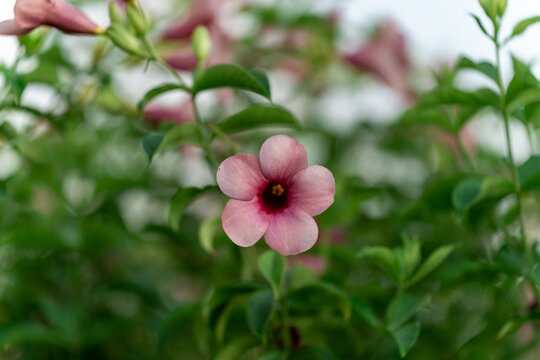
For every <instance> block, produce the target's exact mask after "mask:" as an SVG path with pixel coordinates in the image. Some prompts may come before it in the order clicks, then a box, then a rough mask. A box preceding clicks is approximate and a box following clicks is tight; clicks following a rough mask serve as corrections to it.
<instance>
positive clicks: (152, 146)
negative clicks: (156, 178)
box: [141, 132, 165, 161]
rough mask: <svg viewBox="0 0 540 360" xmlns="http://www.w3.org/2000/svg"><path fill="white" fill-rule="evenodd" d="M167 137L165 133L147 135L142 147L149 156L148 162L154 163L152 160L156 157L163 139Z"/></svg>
mask: <svg viewBox="0 0 540 360" xmlns="http://www.w3.org/2000/svg"><path fill="white" fill-rule="evenodd" d="M164 137H165V133H164V132H159V133H153V134H150V135H146V136H145V137H143V138H142V140H141V145H142V148H143V150H144V152H145V153H146V155H147V156H148V160H149V161H152V158H153V157H154V154H155V153H156V150H157V149H158V148H159V145H160V144H161V142H162V141H163V138H164Z"/></svg>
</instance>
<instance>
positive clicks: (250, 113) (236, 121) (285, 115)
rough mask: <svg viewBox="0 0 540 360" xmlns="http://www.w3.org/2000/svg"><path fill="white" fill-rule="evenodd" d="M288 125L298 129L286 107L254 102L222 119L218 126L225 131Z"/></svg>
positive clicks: (295, 120) (296, 122) (295, 121)
mask: <svg viewBox="0 0 540 360" xmlns="http://www.w3.org/2000/svg"><path fill="white" fill-rule="evenodd" d="M268 125H274V126H288V127H292V128H295V129H300V128H301V126H300V124H299V122H298V120H297V119H296V117H295V116H294V115H293V114H292V113H291V112H290V111H288V110H287V109H285V108H282V107H280V106H275V105H266V104H256V105H251V106H250V107H248V108H246V109H244V110H242V111H241V112H239V113H237V114H234V115H232V116H230V117H228V118H227V119H225V120H223V121H222V122H221V123H220V124H219V127H220V129H221V130H223V131H225V132H232V131H244V130H250V129H258V128H260V127H263V126H268Z"/></svg>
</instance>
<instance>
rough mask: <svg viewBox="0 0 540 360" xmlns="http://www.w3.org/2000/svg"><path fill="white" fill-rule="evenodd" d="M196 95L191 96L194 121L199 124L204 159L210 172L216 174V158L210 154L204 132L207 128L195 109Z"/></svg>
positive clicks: (205, 132)
mask: <svg viewBox="0 0 540 360" xmlns="http://www.w3.org/2000/svg"><path fill="white" fill-rule="evenodd" d="M196 97H197V95H196V94H192V95H191V103H192V105H193V112H194V114H195V120H196V121H197V123H198V124H199V131H200V135H201V142H202V147H203V148H204V151H205V152H206V158H207V160H208V162H209V163H210V165H211V166H212V170H214V172H217V169H218V162H217V160H216V157H215V156H214V153H213V152H212V148H211V146H210V141H209V137H208V132H207V131H206V130H207V128H206V126H204V122H203V121H202V118H201V115H200V114H199V110H198V109H197V101H196Z"/></svg>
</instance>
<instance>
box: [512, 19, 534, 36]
mask: <svg viewBox="0 0 540 360" xmlns="http://www.w3.org/2000/svg"><path fill="white" fill-rule="evenodd" d="M539 21H540V16H533V17H530V18H528V19H524V20H521V21H520V22H518V23H517V24H516V26H514V30H512V34H511V35H510V38H513V37H516V36H518V35H521V34H522V33H524V32H525V30H527V29H528V28H529V26H531V25H533V24H536V23H537V22H539Z"/></svg>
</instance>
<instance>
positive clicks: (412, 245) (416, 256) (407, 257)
mask: <svg viewBox="0 0 540 360" xmlns="http://www.w3.org/2000/svg"><path fill="white" fill-rule="evenodd" d="M419 262H420V241H419V240H418V238H417V237H413V238H409V237H408V236H404V237H403V267H404V271H405V277H407V276H409V275H410V274H411V273H412V272H413V271H414V269H415V268H416V266H417V265H418V263H419Z"/></svg>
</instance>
